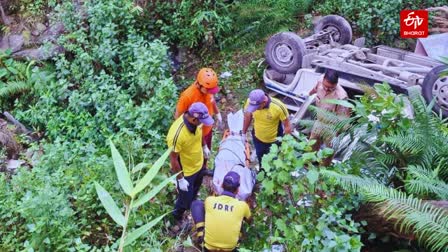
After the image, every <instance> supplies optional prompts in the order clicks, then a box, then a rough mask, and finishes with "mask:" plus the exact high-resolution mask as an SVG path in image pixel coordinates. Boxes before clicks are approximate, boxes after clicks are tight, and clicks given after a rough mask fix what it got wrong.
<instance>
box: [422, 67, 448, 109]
mask: <svg viewBox="0 0 448 252" xmlns="http://www.w3.org/2000/svg"><path fill="white" fill-rule="evenodd" d="M445 70H448V66H445V65H442V66H436V67H434V68H433V69H432V70H431V71H429V73H428V74H427V75H426V77H425V79H424V80H423V86H422V94H423V97H424V98H425V100H426V102H428V103H430V102H431V101H432V99H433V98H435V100H436V102H435V104H434V107H433V110H434V111H435V112H436V113H439V112H440V111H442V115H443V117H448V76H444V77H440V73H441V72H442V71H445Z"/></svg>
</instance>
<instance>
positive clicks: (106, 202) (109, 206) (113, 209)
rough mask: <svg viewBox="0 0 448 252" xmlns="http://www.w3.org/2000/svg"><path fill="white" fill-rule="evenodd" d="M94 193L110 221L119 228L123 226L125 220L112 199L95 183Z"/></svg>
mask: <svg viewBox="0 0 448 252" xmlns="http://www.w3.org/2000/svg"><path fill="white" fill-rule="evenodd" d="M95 188H96V193H97V194H98V198H100V201H101V203H102V204H103V206H104V208H105V209H106V211H107V213H108V214H109V215H110V217H112V219H113V220H114V221H115V222H116V223H117V224H118V225H120V226H122V227H123V226H124V224H125V219H124V216H123V214H122V213H121V211H120V209H119V208H118V206H117V204H115V201H114V199H112V197H111V196H110V194H109V193H108V192H107V191H106V189H104V188H103V187H102V186H101V185H100V184H98V183H97V182H95Z"/></svg>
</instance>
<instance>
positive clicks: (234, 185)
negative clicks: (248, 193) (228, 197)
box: [222, 171, 240, 194]
mask: <svg viewBox="0 0 448 252" xmlns="http://www.w3.org/2000/svg"><path fill="white" fill-rule="evenodd" d="M239 187H240V175H239V174H238V173H236V172H234V171H229V172H228V173H227V174H226V175H225V176H224V180H223V182H222V189H224V191H228V192H231V193H234V194H236V193H237V192H238V189H239Z"/></svg>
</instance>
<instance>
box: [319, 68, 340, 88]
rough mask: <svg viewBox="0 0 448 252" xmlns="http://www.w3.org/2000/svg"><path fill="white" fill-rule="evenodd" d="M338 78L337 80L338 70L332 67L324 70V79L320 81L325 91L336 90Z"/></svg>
mask: <svg viewBox="0 0 448 252" xmlns="http://www.w3.org/2000/svg"><path fill="white" fill-rule="evenodd" d="M338 80H339V75H338V72H336V71H335V70H332V69H327V71H325V75H324V80H323V82H322V85H323V86H324V90H325V91H326V92H333V91H334V90H336V86H337V85H338Z"/></svg>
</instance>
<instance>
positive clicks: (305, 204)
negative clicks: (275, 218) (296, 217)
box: [297, 199, 313, 207]
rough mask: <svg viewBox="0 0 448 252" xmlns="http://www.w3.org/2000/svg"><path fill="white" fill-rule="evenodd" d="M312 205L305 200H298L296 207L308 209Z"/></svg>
mask: <svg viewBox="0 0 448 252" xmlns="http://www.w3.org/2000/svg"><path fill="white" fill-rule="evenodd" d="M312 205H313V203H312V202H311V201H310V200H307V199H300V200H299V201H297V206H304V207H309V206H312Z"/></svg>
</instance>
